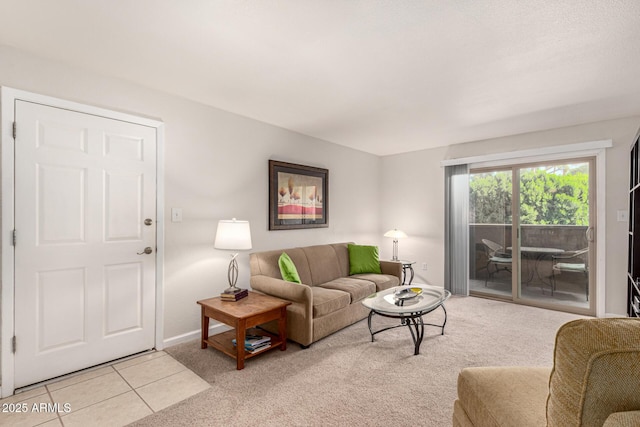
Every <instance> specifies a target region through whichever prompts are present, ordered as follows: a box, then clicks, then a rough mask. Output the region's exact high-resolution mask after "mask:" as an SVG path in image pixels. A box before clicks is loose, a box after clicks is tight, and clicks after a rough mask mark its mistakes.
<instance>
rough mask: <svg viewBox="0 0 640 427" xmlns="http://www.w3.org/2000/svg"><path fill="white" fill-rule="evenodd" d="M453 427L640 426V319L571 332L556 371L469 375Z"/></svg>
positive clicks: (563, 331) (585, 323) (581, 323)
mask: <svg viewBox="0 0 640 427" xmlns="http://www.w3.org/2000/svg"><path fill="white" fill-rule="evenodd" d="M453 425H454V427H458V426H464V427H467V426H519V427H526V426H549V427H577V426H589V427H591V426H603V425H604V426H607V427H614V426H616V427H622V426H625V427H631V426H640V319H629V318H620V319H581V320H576V321H573V322H569V323H567V324H565V325H563V326H562V327H561V328H560V329H559V330H558V333H557V335H556V345H555V350H554V366H553V369H551V368H527V367H487V368H466V369H463V370H462V371H461V372H460V374H459V376H458V400H456V401H455V403H454V412H453Z"/></svg>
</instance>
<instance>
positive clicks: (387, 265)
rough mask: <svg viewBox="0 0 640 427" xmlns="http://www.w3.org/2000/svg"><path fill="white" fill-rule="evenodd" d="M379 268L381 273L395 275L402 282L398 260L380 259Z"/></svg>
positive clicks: (400, 265)
mask: <svg viewBox="0 0 640 427" xmlns="http://www.w3.org/2000/svg"><path fill="white" fill-rule="evenodd" d="M380 270H381V271H382V274H389V275H391V276H396V277H397V278H398V280H399V281H400V282H398V283H402V263H401V262H399V261H380Z"/></svg>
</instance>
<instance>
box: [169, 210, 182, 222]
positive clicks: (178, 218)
mask: <svg viewBox="0 0 640 427" xmlns="http://www.w3.org/2000/svg"><path fill="white" fill-rule="evenodd" d="M171 222H182V208H171Z"/></svg>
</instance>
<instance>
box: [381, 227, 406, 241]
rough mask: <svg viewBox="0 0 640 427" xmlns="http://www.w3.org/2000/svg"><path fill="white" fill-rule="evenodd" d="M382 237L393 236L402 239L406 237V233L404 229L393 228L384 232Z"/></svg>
mask: <svg viewBox="0 0 640 427" xmlns="http://www.w3.org/2000/svg"><path fill="white" fill-rule="evenodd" d="M384 237H393V238H394V239H404V238H405V237H407V234H406V233H405V232H404V231H401V230H398V229H397V228H394V229H393V230H389V231H387V232H386V233H384Z"/></svg>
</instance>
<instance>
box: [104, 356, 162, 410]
mask: <svg viewBox="0 0 640 427" xmlns="http://www.w3.org/2000/svg"><path fill="white" fill-rule="evenodd" d="M134 366H135V365H134ZM113 370H114V371H116V372H117V373H118V375H120V378H122V381H124V382H125V383H126V384H127V386H129V388H130V389H131V391H133V392H134V393H135V394H136V396H138V397H139V398H140V400H142V402H144V404H145V405H146V406H147V408H149V410H150V411H151V413H152V414H155V413H156V411H154V410H153V408H152V407H151V406H149V404H148V403H147V401H146V400H144V399H143V398H142V396H140V394H139V393H138V392H137V390H136V389H135V388H133V386H132V385H131V384H129V381H127V379H126V378H125V377H123V376H122V374H121V373H120V371H118V370H117V369H115V368H114V369H113ZM143 418H144V417H143Z"/></svg>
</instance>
